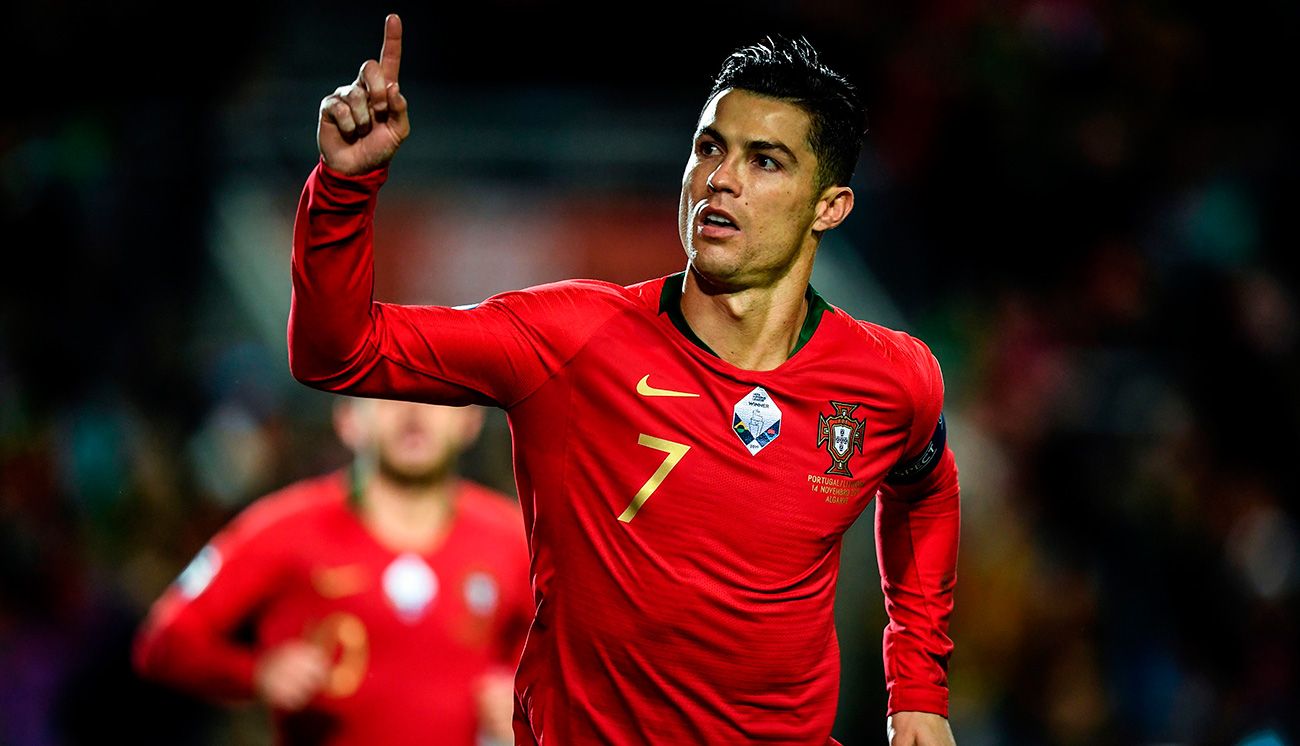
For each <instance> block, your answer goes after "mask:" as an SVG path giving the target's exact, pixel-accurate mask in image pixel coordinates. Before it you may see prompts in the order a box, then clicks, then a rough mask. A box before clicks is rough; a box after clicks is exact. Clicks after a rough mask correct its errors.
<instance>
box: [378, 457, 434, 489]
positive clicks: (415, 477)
mask: <svg viewBox="0 0 1300 746" xmlns="http://www.w3.org/2000/svg"><path fill="white" fill-rule="evenodd" d="M379 468H380V469H381V470H382V471H383V472H384V475H385V476H387V477H388V478H389V479H392V480H393V481H395V482H399V483H401V484H411V485H422V484H431V483H433V482H437V481H438V480H439V479H441V478H442V476H443V475H444V474H445V473H446V471H447V469H446V465H445V464H443V463H441V462H438V461H402V460H401V459H381V460H380V463H379Z"/></svg>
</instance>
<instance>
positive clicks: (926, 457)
mask: <svg viewBox="0 0 1300 746" xmlns="http://www.w3.org/2000/svg"><path fill="white" fill-rule="evenodd" d="M947 441H948V427H947V425H945V424H944V420H943V415H942V414H940V415H939V424H937V425H935V427H934V435H931V436H930V442H929V443H926V444H925V448H922V449H921V453H920V454H919V455H917V456H916V457H915V458H913V459H911V460H909V461H907V462H905V463H902V464H899V465H898V466H896V467H894V470H893V471H891V472H889V476H887V477H885V481H886V482H888V483H890V484H912V483H913V482H919V481H921V480H922V479H924V478H925V475H927V474H929V473H930V472H932V471H934V467H936V466H938V465H939V457H940V456H942V455H943V448H944V445H945V444H946V443H947Z"/></svg>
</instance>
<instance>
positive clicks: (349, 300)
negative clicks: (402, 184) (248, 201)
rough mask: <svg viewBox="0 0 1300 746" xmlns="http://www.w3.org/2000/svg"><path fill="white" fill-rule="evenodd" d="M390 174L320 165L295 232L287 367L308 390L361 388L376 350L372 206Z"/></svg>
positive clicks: (300, 208) (303, 201) (305, 195)
mask: <svg viewBox="0 0 1300 746" xmlns="http://www.w3.org/2000/svg"><path fill="white" fill-rule="evenodd" d="M387 176H388V171H387V169H386V168H385V169H379V170H376V171H372V172H370V173H368V174H364V175H362V176H358V177H344V176H341V175H338V174H336V173H334V172H332V171H330V170H329V169H328V167H326V166H325V165H324V164H319V165H317V167H316V169H315V170H314V171H313V172H312V174H311V176H310V177H309V178H308V180H307V184H306V186H305V187H304V188H303V192H302V197H301V199H300V201H299V203H298V212H297V217H296V219H295V221H294V229H293V258H292V263H291V275H292V278H293V298H292V301H291V305H290V309H289V330H288V338H289V369H290V371H291V372H292V373H293V375H294V377H295V378H297V379H298V380H299V381H302V382H303V383H306V384H308V385H310V386H314V387H317V388H322V389H326V390H330V391H342V390H347V389H349V388H352V387H354V386H355V385H356V383H357V380H358V378H359V377H360V376H362V375H364V373H365V371H366V370H367V367H368V364H369V363H370V362H372V360H373V357H374V355H375V350H376V347H377V345H376V341H375V324H374V320H373V316H372V312H371V305H372V293H373V285H374V249H373V242H374V208H375V201H376V198H377V193H378V189H379V187H380V186H381V185H382V184H383V182H384V181H385V179H387Z"/></svg>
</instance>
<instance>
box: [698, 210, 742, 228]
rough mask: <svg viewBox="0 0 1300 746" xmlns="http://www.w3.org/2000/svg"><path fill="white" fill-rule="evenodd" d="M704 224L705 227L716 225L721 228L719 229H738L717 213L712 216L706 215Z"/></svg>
mask: <svg viewBox="0 0 1300 746" xmlns="http://www.w3.org/2000/svg"><path fill="white" fill-rule="evenodd" d="M704 224H705V225H716V226H719V227H721V228H733V229H734V228H736V224H735V223H733V222H731V221H730V220H727V219H726V218H724V217H722V216H721V215H719V214H718V213H716V212H715V213H713V214H711V215H705V216H704Z"/></svg>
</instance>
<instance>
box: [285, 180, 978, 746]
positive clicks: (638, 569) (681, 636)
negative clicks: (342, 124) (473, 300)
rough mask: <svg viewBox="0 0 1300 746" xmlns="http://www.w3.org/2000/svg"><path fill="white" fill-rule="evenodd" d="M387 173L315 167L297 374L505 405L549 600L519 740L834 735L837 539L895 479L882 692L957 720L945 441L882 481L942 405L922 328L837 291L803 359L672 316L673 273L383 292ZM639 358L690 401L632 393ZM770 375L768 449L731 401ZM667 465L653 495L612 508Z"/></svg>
mask: <svg viewBox="0 0 1300 746" xmlns="http://www.w3.org/2000/svg"><path fill="white" fill-rule="evenodd" d="M385 176H386V174H385V173H384V172H382V171H380V172H375V173H373V174H369V175H366V176H364V177H361V178H356V179H352V178H346V177H342V176H340V175H338V174H334V173H332V172H330V171H328V170H327V169H325V168H324V167H323V166H322V167H319V168H318V169H317V170H316V172H315V173H313V175H312V177H311V178H310V179H309V181H308V183H307V186H306V189H305V190H304V193H303V199H302V202H301V203H300V206H299V211H298V219H297V224H296V226H295V230H294V255H293V282H294V296H293V306H292V311H291V315H290V325H289V342H290V367H291V369H292V370H293V373H294V375H295V376H296V377H298V378H299V380H302V381H304V382H307V383H309V384H311V385H313V386H317V387H320V388H323V389H326V390H330V391H340V392H348V393H352V394H369V395H378V396H389V397H397V398H413V399H419V400H426V401H485V402H492V403H496V404H498V405H500V406H503V407H505V408H506V410H507V413H508V415H509V418H510V423H511V429H512V432H513V434H514V436H515V476H516V480H517V483H518V487H519V494H520V499H521V503H522V505H523V509H524V515H525V524H526V526H527V528H528V540H529V547H530V550H531V552H532V559H533V563H532V571H533V577H532V581H533V589H534V594H535V597H536V599H537V602H538V611H537V618H536V620H535V622H534V626H533V629H532V631H531V633H530V636H529V640H528V643H527V646H526V648H525V651H524V655H523V660H522V662H521V665H520V670H519V675H518V677H517V680H516V690H517V694H518V697H519V709H520V712H519V713H517V742H518V743H520V744H525V743H528V744H531V743H534V742H536V743H538V744H541V746H547V745H548V744H560V745H563V744H572V743H596V742H604V743H616V744H643V743H644V744H686V743H756V742H763V743H790V744H810V743H825V742H827V740H828V739H829V736H830V730H831V725H832V722H833V720H834V716H835V707H836V698H837V694H838V686H839V651H838V644H837V642H836V636H835V628H834V624H833V602H834V594H835V581H836V577H837V574H838V571H839V553H840V542H841V538H842V536H843V533H844V531H845V530H846V529H847V528H848V527H849V526H850V525H851V524H852V523H853V522H854V520H856V519H857V517H858V516H859V514H861V512H862V511H863V510H864V509H866V507H867V506H868V505H869V504H870V502H871V500H872V499H873V498H874V497H875V496H876V494H877V491H878V490H880V489H883V490H884V492H883V495H882V496H883V498H884V499H882V500H881V502H880V508H879V513H880V536H881V538H882V539H883V541H882V542H881V552H882V553H881V557H880V567H881V570H882V573H883V578H882V584H883V587H884V589H885V592H886V594H887V596H888V603H887V608H888V609H889V612H890V616H891V624H890V628H889V630H888V631H887V633H886V638H885V639H886V645H885V657H886V671H887V672H888V682H887V683H888V685H889V687H890V690H891V707H892V708H893V709H899V706H900V705H907V706H908V707H906V708H904V709H920V710H928V711H931V712H938V713H940V714H944V715H946V713H947V680H946V664H947V659H948V655H949V652H950V651H951V648H952V645H951V642H950V641H949V639H948V637H947V621H948V615H949V612H950V610H951V608H952V587H953V580H954V577H955V576H954V572H955V569H954V566H955V559H956V546H957V538H958V503H957V491H956V468H955V465H954V462H953V460H952V458H951V456H950V455H949V454H947V453H945V455H944V458H943V460H942V461H941V463H940V465H939V467H938V468H937V469H936V470H935V471H934V472H932V473H931V474H930V475H929V476H928V477H927V478H926V479H925V480H924V481H923V482H921V483H919V484H918V485H914V486H913V487H909V488H907V489H899V490H894V489H891V488H888V487H887V486H885V485H884V484H883V479H884V477H885V475H886V474H887V473H888V472H889V471H890V470H891V469H893V468H894V467H896V466H898V465H899V464H900V463H902V462H904V461H905V460H906V457H909V456H915V455H916V454H918V453H920V452H921V451H922V450H923V449H924V447H925V445H926V444H927V443H928V441H929V438H930V436H931V434H932V433H933V431H934V428H935V424H936V422H937V420H938V416H939V413H940V411H941V409H942V402H943V385H942V378H941V375H940V372H939V368H938V364H937V362H936V361H935V359H934V357H933V356H932V355H931V354H930V352H929V350H928V349H927V348H926V347H925V346H924V345H923V344H921V343H920V342H918V341H917V340H915V339H913V338H911V337H909V336H907V335H905V334H902V333H899V332H894V331H890V330H887V329H884V328H882V327H879V326H876V325H873V324H869V323H866V322H862V321H857V320H855V319H852V318H851V317H849V316H848V315H847V314H845V313H843V312H842V311H840V310H839V309H832V310H830V311H827V312H826V313H824V314H823V317H822V319H821V322H820V326H819V327H818V328H817V330H816V332H815V333H814V334H813V336H812V338H811V340H810V341H808V343H807V344H806V345H805V346H804V347H802V348H801V349H800V350H799V351H798V352H796V353H795V354H794V355H793V356H792V357H791V358H790V359H789V360H788V361H787V362H786V363H784V364H783V365H781V366H780V367H778V368H777V369H775V370H772V371H766V372H755V371H746V370H741V369H738V368H736V367H734V366H731V365H729V364H728V363H726V362H725V361H723V360H721V359H719V358H717V357H716V356H713V355H711V354H709V353H708V352H707V351H704V350H702V349H700V348H699V347H697V346H695V345H693V344H691V343H690V342H689V341H688V340H687V339H686V338H685V337H684V336H683V334H682V333H681V332H680V331H679V330H678V329H677V328H676V327H675V326H674V325H673V324H672V322H671V320H670V319H669V317H668V315H667V314H665V313H661V312H660V310H659V302H660V291H661V290H662V288H663V286H664V282H665V281H664V280H662V279H661V280H652V281H649V282H645V283H641V284H638V285H633V286H630V287H620V286H617V285H612V284H609V283H602V282H595V281H573V282H564V283H557V284H553V285H548V286H542V287H537V288H532V289H528V290H522V291H516V292H510V293H504V294H501V295H498V296H494V297H493V298H490V299H488V300H486V301H484V302H483V303H481V304H479V305H478V306H476V307H474V308H472V309H465V310H456V309H449V308H432V307H404V306H394V305H388V304H383V303H373V302H372V298H371V284H372V283H371V277H372V262H373V259H372V247H371V236H372V226H371V220H372V215H373V208H374V202H375V195H376V192H377V190H378V187H379V186H380V185H381V184H382V182H383V180H384V178H385ZM645 376H649V379H648V384H649V385H650V386H651V387H653V388H659V389H667V390H672V391H678V392H684V393H692V394H698V396H693V397H667V396H645V395H642V394H639V393H638V391H637V389H638V382H639V381H641V380H642V379H643V377H645ZM756 387H762V388H763V389H764V390H765V392H766V394H767V396H768V397H770V401H771V402H772V403H774V404H775V406H776V407H778V408H779V409H780V411H781V423H780V430H779V434H778V435H777V436H776V438H775V439H774V440H772V441H771V442H770V443H769V444H768V445H766V446H765V447H763V448H762V450H760V451H759V452H758V453H756V454H751V452H750V451H749V450H747V449H746V448H745V446H744V444H743V443H742V441H741V439H740V437H738V436H737V433H736V431H735V430H733V413H734V408H735V407H736V405H737V404H738V402H742V401H747V400H748V398H749V397H750V395H751V394H752V392H753V391H754V390H755V388H756ZM832 402H839V403H842V404H844V403H847V404H851V405H853V406H852V410H851V415H850V416H851V417H852V418H853V419H854V420H856V421H861V422H862V423H863V425H862V434H863V438H862V447H861V450H860V451H859V450H858V449H857V448H856V447H855V448H854V450H853V452H852V453H851V455H850V456H849V457H848V459H847V461H846V462H845V465H846V467H847V469H848V471H849V472H850V474H849V475H844V474H842V473H841V474H828V473H827V472H828V471H830V470H831V469H832V466H833V460H832V457H831V454H830V451H829V449H830V447H831V446H830V444H829V443H826V442H823V443H822V444H821V445H819V444H818V441H819V423H820V422H821V421H822V419H824V418H833V417H834V416H835V415H836V413H837V411H839V410H837V408H836V406H835V405H834V404H832ZM769 425H770V423H766V424H764V425H762V426H761V427H768V426H769ZM683 448H689V450H686V451H685V452H684V453H681V450H682V449H683ZM674 449H676V450H677V451H678V453H677V454H676V455H673V453H672V451H673V450H674ZM676 456H680V459H679V460H676V463H675V465H672V468H666V467H668V466H669V465H670V464H669V462H670V461H673V460H675V458H676ZM665 469H666V471H665ZM652 475H658V476H659V477H661V481H660V482H659V485H658V487H657V488H656V489H654V490H653V491H652V492H651V493H650V496H649V498H648V499H647V500H646V501H645V502H644V504H643V505H642V506H641V508H640V510H639V512H637V513H636V514H635V516H634V517H633V518H632V519H631V520H630V521H627V522H624V521H620V520H619V519H618V518H619V516H620V515H622V514H624V511H625V510H626V509H627V508H628V506H629V504H630V503H631V502H632V500H633V496H634V495H637V494H638V492H639V491H641V490H643V489H644V488H643V485H646V484H648V480H649V481H653V480H652Z"/></svg>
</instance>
